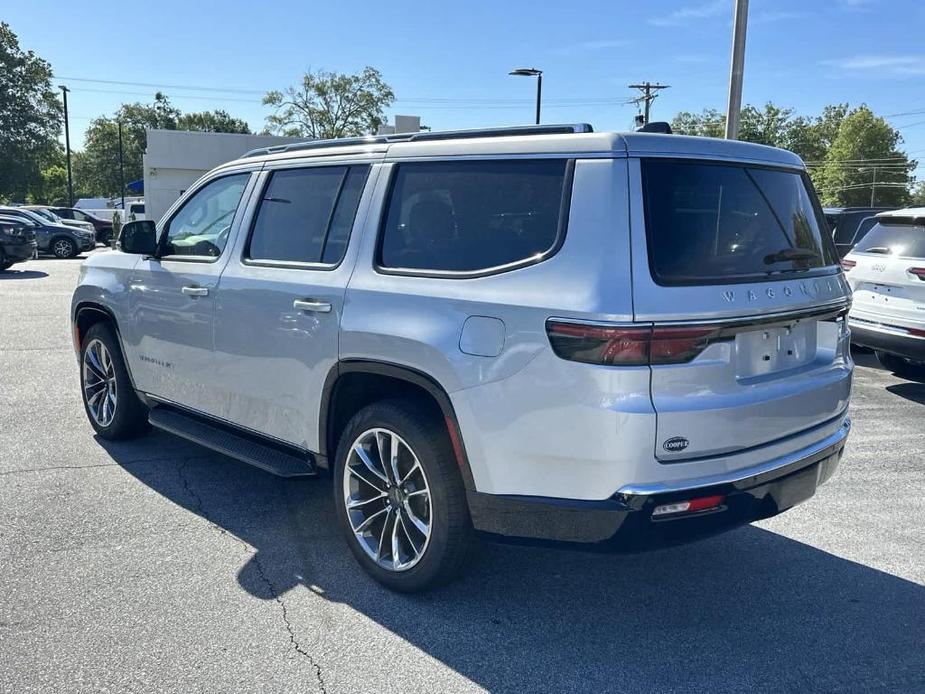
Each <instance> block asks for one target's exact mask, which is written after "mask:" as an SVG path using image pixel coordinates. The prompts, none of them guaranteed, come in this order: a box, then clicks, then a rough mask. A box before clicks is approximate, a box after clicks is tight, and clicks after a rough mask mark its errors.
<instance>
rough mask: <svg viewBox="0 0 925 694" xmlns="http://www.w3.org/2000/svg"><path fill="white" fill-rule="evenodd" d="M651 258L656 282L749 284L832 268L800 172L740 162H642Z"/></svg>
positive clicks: (821, 221) (822, 225) (820, 220)
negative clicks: (740, 282)
mask: <svg viewBox="0 0 925 694" xmlns="http://www.w3.org/2000/svg"><path fill="white" fill-rule="evenodd" d="M642 171H643V185H644V190H645V194H644V200H645V211H646V234H647V237H648V245H649V263H650V269H651V271H652V275H653V278H654V279H655V280H656V281H657V282H658V283H659V284H665V285H683V284H712V283H727V282H733V281H755V280H760V279H768V278H774V277H777V276H780V275H791V274H794V273H806V272H811V271H819V270H822V269H825V268H835V267H837V256H836V253H835V251H834V247H833V244H832V240H831V236H830V234H829V232H828V227H827V225H826V222H825V218H824V217H823V216H822V213H821V210H819V208H818V206H817V205H816V204H815V203H814V200H813V198H812V193H811V188H810V186H809V185H808V182H807V180H806V178H805V177H804V175H803V174H801V173H800V172H795V171H789V170H784V169H770V168H763V167H758V166H748V165H745V164H717V163H712V162H703V161H693V160H691V161H678V160H667V159H661V160H660V159H648V160H644V161H643V165H642Z"/></svg>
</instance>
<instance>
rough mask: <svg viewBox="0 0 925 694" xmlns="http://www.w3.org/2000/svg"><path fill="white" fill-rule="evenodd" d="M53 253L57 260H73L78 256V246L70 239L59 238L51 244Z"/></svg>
mask: <svg viewBox="0 0 925 694" xmlns="http://www.w3.org/2000/svg"><path fill="white" fill-rule="evenodd" d="M51 252H52V254H54V256H55V257H56V258H73V257H74V256H76V255H77V244H76V243H74V242H73V241H71V240H70V239H68V238H64V237H61V238H57V239H55V240H54V241H52V242H51Z"/></svg>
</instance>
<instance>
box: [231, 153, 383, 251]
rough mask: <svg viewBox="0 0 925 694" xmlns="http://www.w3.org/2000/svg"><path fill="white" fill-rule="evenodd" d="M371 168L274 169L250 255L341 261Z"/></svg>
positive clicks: (262, 201)
mask: <svg viewBox="0 0 925 694" xmlns="http://www.w3.org/2000/svg"><path fill="white" fill-rule="evenodd" d="M368 172H369V167H368V166H350V167H348V166H318V167H314V168H305V169H283V170H280V171H274V172H273V173H272V175H271V178H270V181H269V183H268V184H267V186H266V188H265V189H264V193H263V196H262V198H261V200H260V207H259V209H258V211H257V217H256V219H255V221H254V226H253V231H252V232H251V238H250V241H249V242H248V247H247V250H246V251H245V257H246V258H248V259H249V260H253V261H265V262H278V263H313V264H315V263H323V264H326V265H336V264H337V263H339V262H340V261H341V259H342V258H343V257H344V253H345V252H346V250H347V241H348V240H349V237H350V230H351V228H352V227H353V220H354V217H355V215H356V210H357V205H358V204H359V201H360V195H361V194H362V192H363V185H364V183H365V182H366V176H367V174H368Z"/></svg>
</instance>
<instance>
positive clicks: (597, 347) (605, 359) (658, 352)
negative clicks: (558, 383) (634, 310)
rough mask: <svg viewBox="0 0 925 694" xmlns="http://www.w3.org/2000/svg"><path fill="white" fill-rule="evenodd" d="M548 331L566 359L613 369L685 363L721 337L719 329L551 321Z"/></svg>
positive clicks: (553, 343) (558, 353)
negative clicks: (608, 366)
mask: <svg viewBox="0 0 925 694" xmlns="http://www.w3.org/2000/svg"><path fill="white" fill-rule="evenodd" d="M546 332H547V334H548V335H549V343H550V344H551V345H552V349H553V351H554V352H555V353H556V354H557V355H558V356H560V357H562V358H563V359H568V360H570V361H580V362H584V363H586V364H604V365H610V366H643V365H647V364H683V363H684V362H688V361H690V360H691V359H693V358H694V357H696V356H697V355H698V354H700V353H701V352H702V351H703V350H704V349H706V347H707V346H708V345H709V344H710V342H711V340H712V339H713V338H715V337H717V336H718V335H719V329H717V328H714V327H707V326H665V327H653V326H612V327H611V326H601V325H589V324H585V323H569V322H566V321H558V320H556V321H549V322H547V323H546Z"/></svg>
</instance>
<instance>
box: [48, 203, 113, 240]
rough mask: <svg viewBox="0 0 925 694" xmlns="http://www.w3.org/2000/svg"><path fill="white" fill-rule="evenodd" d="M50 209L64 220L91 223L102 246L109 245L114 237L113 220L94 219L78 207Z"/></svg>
mask: <svg viewBox="0 0 925 694" xmlns="http://www.w3.org/2000/svg"><path fill="white" fill-rule="evenodd" d="M48 209H50V210H51V211H52V212H54V213H55V214H56V215H58V216H59V217H61V218H62V219H75V220H77V221H78V222H89V223H90V224H92V225H93V228H94V229H96V240H97V241H99V242H100V243H102V244H107V245H108V244H109V239H110V238H111V237H112V220H111V219H110V220H106V219H101V218H99V217H94V216H93V215H92V214H87V213H86V212H84V211H83V210H78V209H77V208H76V207H49V208H48Z"/></svg>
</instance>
